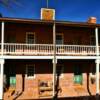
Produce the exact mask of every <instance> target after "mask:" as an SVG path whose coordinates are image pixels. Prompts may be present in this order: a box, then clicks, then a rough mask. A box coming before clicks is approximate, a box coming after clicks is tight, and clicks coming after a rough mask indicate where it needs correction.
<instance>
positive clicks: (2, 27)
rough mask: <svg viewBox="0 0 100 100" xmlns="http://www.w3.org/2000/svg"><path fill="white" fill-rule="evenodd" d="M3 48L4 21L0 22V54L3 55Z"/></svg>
mask: <svg viewBox="0 0 100 100" xmlns="http://www.w3.org/2000/svg"><path fill="white" fill-rule="evenodd" d="M3 50H4V22H2V24H1V55H3Z"/></svg>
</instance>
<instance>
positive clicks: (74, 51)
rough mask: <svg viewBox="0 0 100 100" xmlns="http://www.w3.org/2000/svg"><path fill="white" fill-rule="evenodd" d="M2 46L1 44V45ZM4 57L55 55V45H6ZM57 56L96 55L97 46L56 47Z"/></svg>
mask: <svg viewBox="0 0 100 100" xmlns="http://www.w3.org/2000/svg"><path fill="white" fill-rule="evenodd" d="M0 45H1V43H0ZM3 54H4V55H8V54H9V55H18V54H20V55H53V44H25V43H4V51H3ZM56 55H65V56H66V55H88V56H90V55H92V56H93V55H96V46H91V45H56Z"/></svg>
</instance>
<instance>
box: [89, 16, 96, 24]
mask: <svg viewBox="0 0 100 100" xmlns="http://www.w3.org/2000/svg"><path fill="white" fill-rule="evenodd" d="M96 21H97V19H96V17H90V18H89V19H88V23H91V24H96Z"/></svg>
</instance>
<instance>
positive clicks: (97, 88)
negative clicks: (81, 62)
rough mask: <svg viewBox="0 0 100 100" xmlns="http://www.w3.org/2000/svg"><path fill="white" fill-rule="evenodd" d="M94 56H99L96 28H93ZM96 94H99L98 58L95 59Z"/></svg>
mask: <svg viewBox="0 0 100 100" xmlns="http://www.w3.org/2000/svg"><path fill="white" fill-rule="evenodd" d="M95 37H96V56H97V57H98V56H99V43H98V28H97V27H96V28H95ZM96 95H99V59H98V58H97V59H96Z"/></svg>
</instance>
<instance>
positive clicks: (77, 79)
mask: <svg viewBox="0 0 100 100" xmlns="http://www.w3.org/2000/svg"><path fill="white" fill-rule="evenodd" d="M82 81H83V77H82V74H81V75H74V83H76V84H82Z"/></svg>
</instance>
